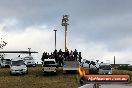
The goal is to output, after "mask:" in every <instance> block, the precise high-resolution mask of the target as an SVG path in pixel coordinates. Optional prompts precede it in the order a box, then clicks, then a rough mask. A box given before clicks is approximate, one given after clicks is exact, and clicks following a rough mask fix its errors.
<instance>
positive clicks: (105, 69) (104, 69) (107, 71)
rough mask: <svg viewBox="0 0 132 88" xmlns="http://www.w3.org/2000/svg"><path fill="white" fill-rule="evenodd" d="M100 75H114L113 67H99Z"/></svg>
mask: <svg viewBox="0 0 132 88" xmlns="http://www.w3.org/2000/svg"><path fill="white" fill-rule="evenodd" d="M99 74H112V66H111V65H110V64H107V63H101V64H100V66H99Z"/></svg>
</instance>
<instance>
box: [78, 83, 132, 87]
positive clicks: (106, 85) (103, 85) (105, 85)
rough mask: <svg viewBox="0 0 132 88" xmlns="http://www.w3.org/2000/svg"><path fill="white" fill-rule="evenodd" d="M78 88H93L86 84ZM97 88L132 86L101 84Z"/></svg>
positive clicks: (125, 85)
mask: <svg viewBox="0 0 132 88" xmlns="http://www.w3.org/2000/svg"><path fill="white" fill-rule="evenodd" d="M78 88H93V84H86V85H83V86H81V87H78ZM99 88H132V84H102V85H100V87H99Z"/></svg>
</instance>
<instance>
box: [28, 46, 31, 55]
mask: <svg viewBox="0 0 132 88" xmlns="http://www.w3.org/2000/svg"><path fill="white" fill-rule="evenodd" d="M28 50H29V56H31V53H30V50H31V48H28Z"/></svg>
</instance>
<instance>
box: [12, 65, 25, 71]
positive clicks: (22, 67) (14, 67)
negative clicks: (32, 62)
mask: <svg viewBox="0 0 132 88" xmlns="http://www.w3.org/2000/svg"><path fill="white" fill-rule="evenodd" d="M25 68H27V67H26V65H20V66H12V67H11V68H10V69H13V70H21V69H25Z"/></svg>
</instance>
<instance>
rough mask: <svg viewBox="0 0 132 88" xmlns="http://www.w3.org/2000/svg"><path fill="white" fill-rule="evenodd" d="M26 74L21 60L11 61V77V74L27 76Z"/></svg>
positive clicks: (25, 68)
mask: <svg viewBox="0 0 132 88" xmlns="http://www.w3.org/2000/svg"><path fill="white" fill-rule="evenodd" d="M27 73H28V69H27V67H26V64H25V63H24V61H23V59H22V58H20V57H16V58H13V59H11V64H10V74H11V75H12V74H27Z"/></svg>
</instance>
